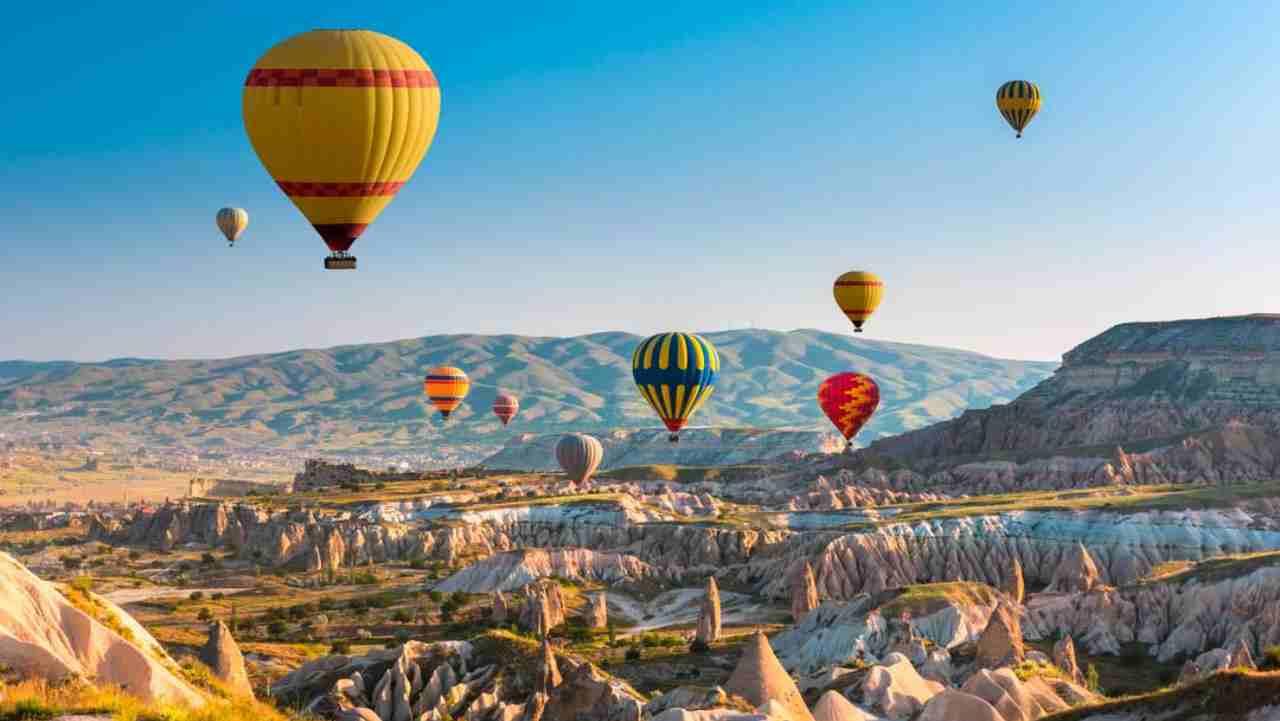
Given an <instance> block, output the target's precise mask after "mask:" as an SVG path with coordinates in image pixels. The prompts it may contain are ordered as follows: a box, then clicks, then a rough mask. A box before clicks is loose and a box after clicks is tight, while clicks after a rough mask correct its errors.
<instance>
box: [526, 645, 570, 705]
mask: <svg viewBox="0 0 1280 721" xmlns="http://www.w3.org/2000/svg"><path fill="white" fill-rule="evenodd" d="M563 680H564V679H563V678H562V677H561V676H560V666H559V664H557V663H556V655H555V653H553V652H552V651H551V642H550V641H549V640H547V639H545V638H544V639H542V668H541V671H540V672H539V674H538V679H537V683H536V684H535V685H534V687H533V690H534V693H542V694H549V693H551V692H552V691H553V690H555V688H556V687H557V686H559V685H560V683H561V681H563Z"/></svg>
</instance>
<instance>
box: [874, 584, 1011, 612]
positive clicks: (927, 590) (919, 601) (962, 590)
mask: <svg viewBox="0 0 1280 721" xmlns="http://www.w3.org/2000/svg"><path fill="white" fill-rule="evenodd" d="M881 599H883V600H881ZM881 599H876V600H873V601H872V603H874V604H875V605H876V606H878V607H879V608H880V614H881V615H882V616H884V617H885V618H891V617H894V616H898V615H900V614H902V612H903V611H908V612H910V613H911V615H913V616H924V615H928V614H930V613H933V612H935V611H939V610H941V609H943V608H945V607H946V606H948V605H950V604H957V605H966V604H977V605H988V604H992V603H995V600H996V591H995V589H993V588H991V587H990V586H988V585H986V584H985V583H974V582H972V581H947V582H944V583H920V584H916V585H913V586H904V587H902V588H895V589H892V590H889V591H884V592H883V593H882V596H881ZM877 601H878V603H877Z"/></svg>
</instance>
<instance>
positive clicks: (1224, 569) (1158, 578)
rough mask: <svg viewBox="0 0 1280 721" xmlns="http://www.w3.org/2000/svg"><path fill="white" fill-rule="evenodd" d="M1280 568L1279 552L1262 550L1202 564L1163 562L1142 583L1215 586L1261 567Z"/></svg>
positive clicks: (1211, 559)
mask: <svg viewBox="0 0 1280 721" xmlns="http://www.w3.org/2000/svg"><path fill="white" fill-rule="evenodd" d="M1269 566H1280V551H1260V552H1258V553H1240V554H1235V555H1230V556H1217V557H1214V558H1210V559H1206V560H1204V561H1200V562H1191V561H1173V562H1170V563H1162V564H1160V565H1159V566H1156V567H1155V568H1154V569H1152V571H1151V574H1150V575H1148V576H1147V577H1146V578H1144V579H1143V580H1142V581H1141V582H1140V583H1142V584H1150V583H1186V582H1188V581H1198V582H1200V583H1215V582H1217V581H1224V580H1226V579H1229V578H1239V577H1240V576H1246V575H1248V574H1250V573H1253V572H1254V571H1256V570H1258V569H1260V568H1267V567H1269Z"/></svg>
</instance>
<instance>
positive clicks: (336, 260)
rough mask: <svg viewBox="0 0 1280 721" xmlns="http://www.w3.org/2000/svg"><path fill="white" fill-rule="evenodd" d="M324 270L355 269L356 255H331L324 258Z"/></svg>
mask: <svg viewBox="0 0 1280 721" xmlns="http://www.w3.org/2000/svg"><path fill="white" fill-rule="evenodd" d="M324 269H325V270H355V269H356V257H355V256H354V255H347V254H345V253H344V254H342V255H331V256H329V257H328V258H325V259H324Z"/></svg>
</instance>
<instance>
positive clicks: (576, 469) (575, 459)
mask: <svg viewBox="0 0 1280 721" xmlns="http://www.w3.org/2000/svg"><path fill="white" fill-rule="evenodd" d="M556 460H557V461H559V462H560V467H561V468H563V469H564V472H565V474H566V475H568V476H569V480H571V481H573V482H574V483H586V481H587V479H589V478H591V474H592V473H595V472H596V469H597V468H599V467H600V461H602V460H604V446H601V445H600V441H597V440H596V439H595V438H592V437H591V436H588V435H584V434H582V433H570V434H569V435H567V436H565V437H564V438H561V439H560V441H559V442H558V443H556Z"/></svg>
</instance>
